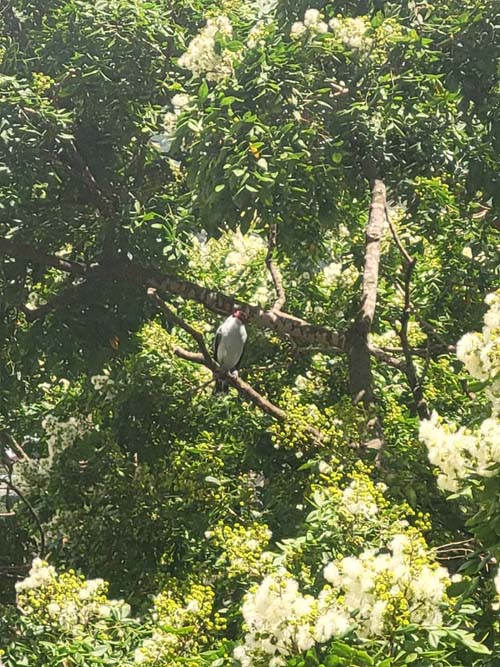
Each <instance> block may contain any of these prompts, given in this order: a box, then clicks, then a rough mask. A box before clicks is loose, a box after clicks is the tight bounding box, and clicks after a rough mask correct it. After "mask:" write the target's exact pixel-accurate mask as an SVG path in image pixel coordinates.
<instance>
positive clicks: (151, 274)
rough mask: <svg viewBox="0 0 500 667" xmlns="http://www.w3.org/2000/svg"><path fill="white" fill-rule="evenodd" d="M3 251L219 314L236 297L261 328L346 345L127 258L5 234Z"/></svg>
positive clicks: (325, 345)
mask: <svg viewBox="0 0 500 667" xmlns="http://www.w3.org/2000/svg"><path fill="white" fill-rule="evenodd" d="M0 254H4V255H9V256H11V257H18V258H20V259H25V260H28V261H32V262H35V263H38V264H44V265H45V266H51V267H53V268H56V269H59V270H60V271H64V272H66V273H70V274H73V275H77V276H83V277H90V276H99V277H100V278H102V279H104V280H106V279H107V280H120V281H124V280H125V281H127V282H130V283H132V284H136V285H139V286H143V287H146V288H148V287H153V288H155V289H158V290H160V291H164V292H169V293H170V294H173V295H175V296H179V297H182V298H184V299H187V300H189V301H195V302H197V303H200V304H202V305H204V306H205V307H206V308H207V309H208V310H210V311H212V312H214V313H217V314H226V315H230V314H231V313H232V311H233V305H234V303H235V301H237V302H238V303H239V304H240V305H241V306H242V307H243V308H244V309H245V310H246V311H247V312H248V315H249V320H251V322H252V324H253V325H254V326H256V327H258V328H259V329H269V330H271V331H274V332H276V333H277V334H278V335H280V336H283V337H290V338H292V339H294V340H296V341H300V342H303V343H306V344H308V345H314V346H318V347H321V348H322V349H331V348H341V349H343V347H344V336H343V335H342V334H338V333H336V332H335V331H332V330H331V329H328V328H326V327H322V326H316V325H314V324H309V322H306V321H305V320H303V319H301V318H299V317H295V316H294V315H289V314H288V313H284V312H278V311H273V310H262V309H261V308H259V307H258V306H252V305H250V304H247V303H244V302H242V301H241V300H240V299H238V298H237V297H236V296H235V295H228V294H224V293H223V292H219V291H217V290H211V289H208V288H206V287H203V286H201V285H197V284H196V283H193V282H191V281H189V280H183V279H182V278H179V277H178V276H175V275H168V274H164V273H161V272H160V271H157V270H155V269H149V268H146V267H143V266H141V265H139V264H136V263H133V262H126V261H124V262H123V263H121V264H117V265H113V266H108V267H105V266H99V265H95V266H88V265H87V264H85V263H83V262H76V261H72V260H66V259H63V258H61V257H58V256H57V255H47V254H45V253H43V252H40V251H39V250H37V249H36V248H33V247H32V246H29V245H26V244H24V243H19V242H16V241H12V240H10V239H6V238H0Z"/></svg>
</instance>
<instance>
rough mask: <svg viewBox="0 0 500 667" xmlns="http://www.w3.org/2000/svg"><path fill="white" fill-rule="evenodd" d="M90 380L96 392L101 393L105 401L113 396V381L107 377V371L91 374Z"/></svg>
mask: <svg viewBox="0 0 500 667" xmlns="http://www.w3.org/2000/svg"><path fill="white" fill-rule="evenodd" d="M90 382H91V383H92V386H93V387H94V389H95V390H96V391H97V392H102V393H103V395H104V399H105V400H106V401H110V400H112V399H113V398H114V397H115V395H116V388H115V386H114V384H115V382H114V380H112V379H111V378H110V377H109V373H106V372H105V373H104V374H103V375H92V377H91V378H90Z"/></svg>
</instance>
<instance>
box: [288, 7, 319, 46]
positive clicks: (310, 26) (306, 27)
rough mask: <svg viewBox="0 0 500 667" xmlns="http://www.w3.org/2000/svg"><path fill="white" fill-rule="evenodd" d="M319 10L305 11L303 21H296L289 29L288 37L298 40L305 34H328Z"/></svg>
mask: <svg viewBox="0 0 500 667" xmlns="http://www.w3.org/2000/svg"><path fill="white" fill-rule="evenodd" d="M322 19H323V15H322V14H321V12H320V11H319V9H307V10H306V12H305V14H304V20H303V21H296V22H295V23H294V24H293V25H292V27H291V29H290V37H292V38H293V39H298V38H299V37H302V36H303V35H306V34H317V33H322V32H323V33H324V32H328V24H327V23H325V22H324V21H323V20H322Z"/></svg>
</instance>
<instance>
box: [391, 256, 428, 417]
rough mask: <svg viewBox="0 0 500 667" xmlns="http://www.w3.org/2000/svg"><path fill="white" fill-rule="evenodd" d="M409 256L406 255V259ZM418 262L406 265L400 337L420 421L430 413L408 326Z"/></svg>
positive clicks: (407, 374)
mask: <svg viewBox="0 0 500 667" xmlns="http://www.w3.org/2000/svg"><path fill="white" fill-rule="evenodd" d="M406 256H408V257H409V255H408V254H407V253H406V255H405V257H406ZM415 265H416V260H415V259H411V258H410V261H408V262H407V263H406V269H405V274H404V293H405V303H404V308H403V314H402V316H401V328H400V330H399V337H400V339H401V346H402V348H403V353H404V356H405V360H406V369H405V374H406V378H407V380H408V384H409V385H410V389H411V392H412V394H413V399H414V401H415V407H416V410H417V414H418V416H419V417H420V419H429V417H430V412H429V408H428V407H427V402H426V400H425V398H424V392H423V389H422V383H421V382H420V380H419V379H418V376H417V370H416V368H415V364H414V363H413V356H412V353H411V351H410V344H409V342H408V324H409V322H410V315H411V309H412V308H411V279H412V276H413V271H414V269H415Z"/></svg>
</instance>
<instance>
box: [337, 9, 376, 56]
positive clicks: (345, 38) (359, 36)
mask: <svg viewBox="0 0 500 667" xmlns="http://www.w3.org/2000/svg"><path fill="white" fill-rule="evenodd" d="M329 26H330V28H331V29H332V31H333V33H334V35H335V36H336V37H337V38H338V39H339V40H340V41H341V42H342V43H343V44H344V46H346V47H347V48H349V49H353V50H357V51H367V50H368V49H369V48H370V47H371V44H372V41H371V39H370V38H368V37H366V32H367V30H368V27H369V21H368V19H367V18H365V17H362V16H358V17H356V18H333V19H331V21H330V22H329Z"/></svg>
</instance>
